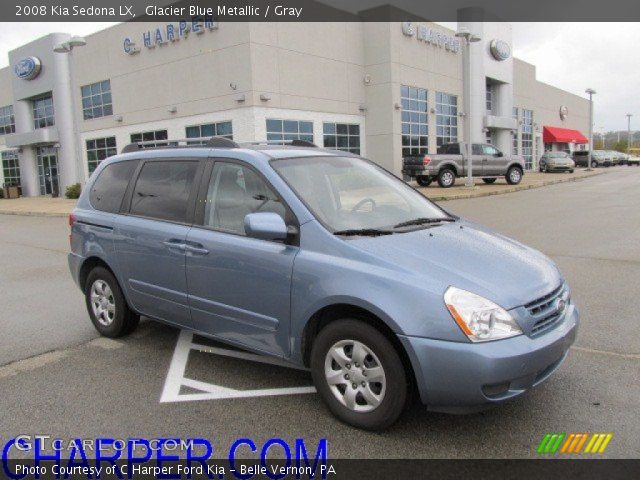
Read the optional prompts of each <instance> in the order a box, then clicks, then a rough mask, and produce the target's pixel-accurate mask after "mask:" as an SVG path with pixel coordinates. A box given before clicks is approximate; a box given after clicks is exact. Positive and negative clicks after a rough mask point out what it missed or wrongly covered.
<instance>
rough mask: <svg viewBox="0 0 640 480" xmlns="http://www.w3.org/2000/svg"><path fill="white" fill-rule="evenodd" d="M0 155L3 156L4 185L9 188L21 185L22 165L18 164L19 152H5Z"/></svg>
mask: <svg viewBox="0 0 640 480" xmlns="http://www.w3.org/2000/svg"><path fill="white" fill-rule="evenodd" d="M0 155H1V156H2V173H3V174H4V184H5V185H6V186H8V187H9V186H17V185H20V163H19V162H18V151H17V150H5V151H3V152H2V154H0Z"/></svg>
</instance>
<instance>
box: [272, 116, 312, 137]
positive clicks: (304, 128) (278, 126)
mask: <svg viewBox="0 0 640 480" xmlns="http://www.w3.org/2000/svg"><path fill="white" fill-rule="evenodd" d="M288 140H289V141H290V140H307V141H309V142H313V122H305V121H301V120H275V119H267V141H273V142H285V141H288Z"/></svg>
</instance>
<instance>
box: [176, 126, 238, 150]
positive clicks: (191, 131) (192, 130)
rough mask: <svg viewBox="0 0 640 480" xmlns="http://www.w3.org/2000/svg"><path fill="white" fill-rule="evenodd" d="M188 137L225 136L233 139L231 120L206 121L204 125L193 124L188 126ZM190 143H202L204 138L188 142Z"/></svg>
mask: <svg viewBox="0 0 640 480" xmlns="http://www.w3.org/2000/svg"><path fill="white" fill-rule="evenodd" d="M186 134H187V138H201V139H205V138H210V137H224V138H228V139H229V140H233V129H232V127H231V122H218V123H206V124H204V125H192V126H190V127H187V128H186ZM187 143H188V144H189V145H202V144H203V143H205V142H204V140H200V141H192V142H187Z"/></svg>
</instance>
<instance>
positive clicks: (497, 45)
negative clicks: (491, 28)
mask: <svg viewBox="0 0 640 480" xmlns="http://www.w3.org/2000/svg"><path fill="white" fill-rule="evenodd" d="M489 50H491V55H493V58H495V59H496V60H498V61H502V60H506V59H507V58H509V57H510V56H511V47H510V46H509V44H508V43H507V42H505V41H504V40H491V43H490V44H489Z"/></svg>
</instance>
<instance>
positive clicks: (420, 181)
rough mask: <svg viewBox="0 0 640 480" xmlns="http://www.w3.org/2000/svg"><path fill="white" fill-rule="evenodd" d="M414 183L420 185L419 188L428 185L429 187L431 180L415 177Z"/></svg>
mask: <svg viewBox="0 0 640 480" xmlns="http://www.w3.org/2000/svg"><path fill="white" fill-rule="evenodd" d="M416 182H417V183H418V185H420V186H421V187H428V186H429V185H431V182H433V178H431V177H425V176H422V177H416Z"/></svg>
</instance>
